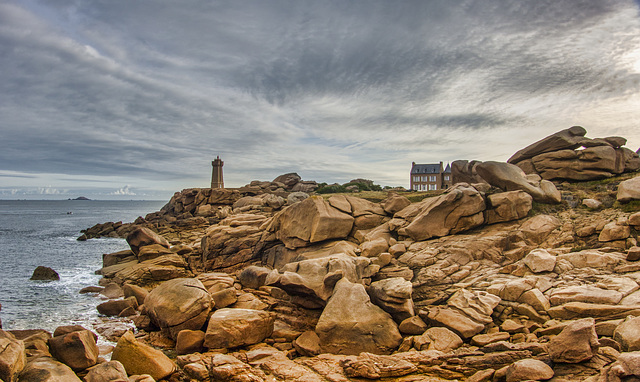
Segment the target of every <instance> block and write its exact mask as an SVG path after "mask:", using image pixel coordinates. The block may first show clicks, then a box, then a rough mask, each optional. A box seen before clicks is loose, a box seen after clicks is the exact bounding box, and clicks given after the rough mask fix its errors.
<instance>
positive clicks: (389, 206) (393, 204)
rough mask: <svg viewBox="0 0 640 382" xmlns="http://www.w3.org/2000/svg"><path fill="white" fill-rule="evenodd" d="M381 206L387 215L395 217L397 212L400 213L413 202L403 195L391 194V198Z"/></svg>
mask: <svg viewBox="0 0 640 382" xmlns="http://www.w3.org/2000/svg"><path fill="white" fill-rule="evenodd" d="M380 204H381V205H382V208H383V209H384V211H385V212H386V213H387V214H389V215H393V214H395V213H396V212H399V211H401V210H402V209H404V208H405V207H407V206H409V205H410V204H411V201H410V200H409V199H407V198H406V197H404V196H402V195H398V194H396V193H389V196H387V198H386V199H385V200H383V201H382V202H381V203H380Z"/></svg>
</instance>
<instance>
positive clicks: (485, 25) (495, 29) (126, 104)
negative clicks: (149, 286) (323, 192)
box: [0, 0, 640, 200]
mask: <svg viewBox="0 0 640 382" xmlns="http://www.w3.org/2000/svg"><path fill="white" fill-rule="evenodd" d="M0 69H1V70H0V199H18V198H32V199H33V198H39V199H42V198H67V197H76V196H80V195H83V196H87V197H90V198H95V199H158V200H164V199H168V198H169V197H170V196H171V195H172V194H173V193H174V192H175V191H179V190H181V189H183V188H190V187H208V186H209V185H210V182H211V161H212V160H213V159H215V157H216V156H217V155H219V156H220V157H221V158H222V159H223V160H224V177H225V185H226V186H227V187H239V186H242V185H245V184H247V183H249V182H250V181H252V180H266V181H270V180H273V179H274V178H276V177H277V176H278V175H281V174H284V173H288V172H297V173H298V174H299V175H300V176H301V177H302V178H303V179H305V180H316V181H318V182H327V183H334V182H338V183H345V182H347V181H349V180H351V179H354V178H367V179H371V180H373V181H374V182H375V183H377V184H381V185H389V186H404V187H408V185H409V170H410V168H411V163H412V162H417V163H437V162H440V161H442V162H444V163H445V165H446V164H447V163H450V162H452V161H454V160H458V159H469V160H471V159H475V160H482V161H486V160H496V161H506V160H507V159H508V158H509V157H510V156H511V155H512V154H513V153H515V152H516V151H518V150H519V149H521V148H523V147H525V146H527V145H529V144H531V143H533V142H535V141H537V140H539V139H541V138H543V137H545V136H548V135H550V134H553V133H555V132H557V131H559V130H562V129H566V128H568V127H571V126H573V125H581V126H583V127H585V129H586V130H587V136H588V137H590V138H602V137H608V136H622V137H625V138H627V140H628V142H627V146H626V147H628V148H630V149H632V150H633V151H636V150H637V149H638V148H639V147H640V128H639V127H640V107H639V106H640V3H639V2H638V1H632V0H586V1H585V0H571V1H569V0H535V1H522V0H477V1H472V0H470V1H458V0H441V1H438V0H428V1H423V0H419V1H412V0H403V1H391V0H387V1H378V0H349V1H344V0H339V1H315V0H314V1H311V0H290V1H279V0H243V1H237V0H230V1H211V0H206V1H196V0H185V1H161V0H154V1H150V0H149V1H147V0H141V1H138V0H92V1H81V0H56V1H37V0H24V1H18V0H0Z"/></svg>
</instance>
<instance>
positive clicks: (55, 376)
mask: <svg viewBox="0 0 640 382" xmlns="http://www.w3.org/2000/svg"><path fill="white" fill-rule="evenodd" d="M63 381H64V382H82V380H81V379H80V378H78V376H77V375H76V373H74V372H73V370H71V368H70V367H69V366H67V365H65V364H64V363H62V362H58V361H56V360H55V359H53V358H51V357H37V358H35V359H33V360H31V362H29V363H28V364H27V366H26V367H25V368H24V370H22V373H20V382H63Z"/></svg>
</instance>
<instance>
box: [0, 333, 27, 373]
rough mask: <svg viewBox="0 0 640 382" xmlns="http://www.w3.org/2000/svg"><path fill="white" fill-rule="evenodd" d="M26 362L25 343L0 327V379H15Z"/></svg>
mask: <svg viewBox="0 0 640 382" xmlns="http://www.w3.org/2000/svg"><path fill="white" fill-rule="evenodd" d="M26 364H27V358H26V355H25V347H24V343H23V342H22V341H21V340H18V339H16V337H15V336H14V335H13V334H11V333H9V332H5V331H4V330H1V329H0V380H3V381H7V382H13V381H15V380H16V379H17V377H18V374H20V371H22V369H24V367H25V365H26Z"/></svg>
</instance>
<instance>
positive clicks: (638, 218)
mask: <svg viewBox="0 0 640 382" xmlns="http://www.w3.org/2000/svg"><path fill="white" fill-rule="evenodd" d="M627 223H629V225H632V226H636V227H640V212H636V213H634V214H631V215H629V219H628V220H627Z"/></svg>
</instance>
